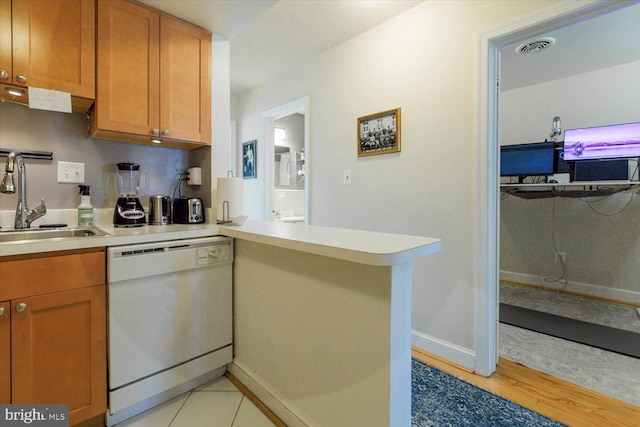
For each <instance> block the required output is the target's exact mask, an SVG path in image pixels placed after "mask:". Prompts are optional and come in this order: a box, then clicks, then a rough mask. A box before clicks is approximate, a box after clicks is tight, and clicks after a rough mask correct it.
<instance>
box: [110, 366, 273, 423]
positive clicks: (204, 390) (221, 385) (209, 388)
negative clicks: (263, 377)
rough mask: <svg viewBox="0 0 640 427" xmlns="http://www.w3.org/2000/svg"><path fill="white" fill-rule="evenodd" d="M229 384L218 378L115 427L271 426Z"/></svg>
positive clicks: (255, 408)
mask: <svg viewBox="0 0 640 427" xmlns="http://www.w3.org/2000/svg"><path fill="white" fill-rule="evenodd" d="M273 425H274V424H273V423H272V422H271V421H270V420H269V419H268V418H267V417H266V416H265V415H264V414H263V413H262V412H261V411H260V410H259V409H258V408H257V407H256V406H255V405H254V404H253V402H251V401H250V400H249V399H248V398H247V397H246V396H244V395H243V394H242V393H241V392H240V391H239V390H238V389H237V388H236V386H235V385H233V383H232V382H231V381H229V380H228V379H227V378H226V377H221V378H218V379H215V380H213V381H212V382H210V383H208V384H205V385H203V386H202V387H199V388H197V389H195V390H192V391H190V392H187V393H185V394H182V395H180V396H178V397H175V398H174V399H172V400H169V401H168V402H165V403H163V404H161V405H159V406H156V407H155V408H151V409H149V410H148V411H146V412H143V413H142V414H139V415H137V416H135V417H133V418H130V419H128V420H126V421H123V422H122V423H120V424H117V427H273Z"/></svg>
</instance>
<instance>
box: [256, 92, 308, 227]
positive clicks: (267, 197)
mask: <svg viewBox="0 0 640 427" xmlns="http://www.w3.org/2000/svg"><path fill="white" fill-rule="evenodd" d="M310 108H311V99H310V98H309V97H308V96H305V97H302V98H299V99H296V100H294V101H291V102H287V103H286V104H283V105H280V106H278V107H274V108H271V109H269V110H267V111H263V112H262V117H264V157H263V159H264V164H263V168H264V203H263V206H264V212H263V215H264V219H265V220H270V219H271V218H272V215H271V212H272V210H273V200H272V196H273V188H274V176H275V175H274V173H275V171H274V162H273V158H274V156H275V148H274V145H275V143H274V131H275V125H274V123H275V121H276V120H278V119H280V118H282V117H286V116H290V115H292V114H296V113H299V114H302V115H304V154H305V178H304V179H305V184H304V189H305V192H304V212H305V218H304V222H305V224H309V218H310V217H311V211H310V210H309V190H310V188H311V186H310V178H311V173H310V172H311V165H310V161H309V159H310V157H311V156H310V154H311V151H310V145H311V144H310V135H311V132H310V127H309V123H310V118H309V115H310Z"/></svg>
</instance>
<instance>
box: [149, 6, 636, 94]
mask: <svg viewBox="0 0 640 427" xmlns="http://www.w3.org/2000/svg"><path fill="white" fill-rule="evenodd" d="M421 1H422V0H376V1H374V0H367V1H364V0H323V1H319V0H297V1H292V0H280V1H277V0H188V1H184V0H141V2H142V3H146V4H148V5H150V6H153V7H155V8H156V9H160V10H162V11H165V12H166V13H169V14H171V15H174V16H177V17H179V18H182V19H184V20H186V21H189V22H192V23H194V24H196V25H198V26H200V27H203V28H206V29H207V30H209V31H211V32H212V33H213V34H214V37H216V38H219V39H222V40H230V55H231V70H230V72H231V91H232V93H235V94H237V93H241V92H243V91H245V90H248V89H251V88H254V87H257V86H259V85H261V84H263V83H265V82H266V81H268V80H269V79H271V78H273V77H274V76H276V75H278V74H279V73H280V72H282V71H284V70H285V69H287V68H291V67H293V66H295V65H297V64H300V63H302V62H304V61H306V60H308V59H310V58H312V57H314V56H316V55H318V54H320V53H322V52H324V51H326V50H328V49H330V48H332V47H334V46H337V45H339V44H341V43H343V42H345V41H347V40H349V39H350V38H353V37H355V36H357V35H358V34H361V33H363V32H365V31H367V30H369V29H371V28H373V27H375V26H377V25H379V24H381V23H382V22H384V21H386V20H388V19H391V18H393V17H394V16H396V15H398V14H400V13H402V12H404V11H406V10H408V9H410V8H411V7H414V6H416V5H417V4H419V3H421ZM638 22H640V4H635V5H633V6H630V7H626V8H624V9H621V10H618V11H615V12H611V13H609V14H606V15H602V16H599V17H596V18H593V19H590V20H586V21H583V22H580V23H577V24H574V25H571V26H568V27H565V28H561V29H559V30H555V31H551V32H549V33H545V34H540V37H550V38H553V39H554V40H555V42H554V44H553V46H552V47H551V48H549V49H546V50H543V51H540V52H538V53H533V54H529V55H519V54H516V52H515V50H516V48H517V47H518V46H519V45H520V44H521V43H522V42H525V41H529V40H523V41H520V42H518V43H513V44H511V45H508V46H504V47H503V48H502V49H501V53H502V90H509V89H515V88H518V87H522V86H527V85H532V84H537V83H541V82H544V81H549V80H555V79H558V78H563V77H568V76H571V75H575V74H581V73H585V72H589V71H594V70H597V69H601V68H606V67H611V66H615V65H620V64H624V63H628V62H632V61H638V60H640V43H638V41H639V40H640V25H638Z"/></svg>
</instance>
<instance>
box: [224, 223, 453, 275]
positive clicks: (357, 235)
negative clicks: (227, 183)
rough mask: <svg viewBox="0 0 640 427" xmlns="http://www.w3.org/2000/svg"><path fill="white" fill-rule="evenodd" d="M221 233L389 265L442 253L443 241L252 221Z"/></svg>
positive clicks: (313, 252)
mask: <svg viewBox="0 0 640 427" xmlns="http://www.w3.org/2000/svg"><path fill="white" fill-rule="evenodd" d="M220 234H222V235H225V236H230V237H235V238H238V239H242V240H249V241H252V242H256V243H263V244H267V245H271V246H277V247H280V248H285V249H292V250H297V251H301V252H307V253H311V254H315V255H323V256H327V257H330V258H338V259H342V260H346V261H351V262H355V263H359V264H368V265H378V266H389V265H396V264H401V263H404V262H409V261H413V260H414V259H415V258H418V257H421V256H424V255H428V254H431V253H434V252H438V251H439V250H440V249H441V247H442V243H441V241H440V239H435V238H432V237H421V236H408V235H402V234H390V233H379V232H372V231H361V230H352V229H347V228H335V227H322V226H317V225H304V224H292V223H285V222H277V221H248V222H247V223H245V224H244V225H243V226H224V227H220Z"/></svg>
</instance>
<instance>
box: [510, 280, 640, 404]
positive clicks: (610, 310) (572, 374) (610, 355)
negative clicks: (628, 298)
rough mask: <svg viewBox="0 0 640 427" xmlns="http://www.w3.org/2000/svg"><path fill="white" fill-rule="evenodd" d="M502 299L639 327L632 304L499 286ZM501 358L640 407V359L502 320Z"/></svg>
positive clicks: (584, 319)
mask: <svg viewBox="0 0 640 427" xmlns="http://www.w3.org/2000/svg"><path fill="white" fill-rule="evenodd" d="M500 301H501V302H506V303H508V304H513V305H517V306H521V307H526V308H531V309H534V310H541V311H546V312H550V313H554V314H560V315H562V314H564V315H566V316H567V317H571V318H574V319H578V320H583V321H587V322H593V323H600V324H605V325H607V326H613V327H617V328H621V329H626V330H630V331H640V318H638V316H637V314H636V311H635V309H634V308H633V307H629V306H624V305H619V304H615V303H608V302H604V301H600V300H593V299H590V298H583V297H575V296H571V295H565V294H560V293H556V292H553V291H552V292H549V291H545V290H543V289H540V290H537V289H533V288H528V287H522V286H514V285H506V284H500ZM499 330H500V335H499V343H500V344H499V354H500V357H502V358H505V359H507V360H511V361H513V362H518V363H520V364H522V365H525V366H527V367H529V368H532V369H535V370H537V371H540V372H544V373H546V374H549V375H552V376H554V377H556V378H560V379H563V380H565V381H569V382H571V383H574V384H577V385H579V386H582V387H585V388H588V389H590V390H594V391H596V392H598V393H601V394H604V395H607V396H610V397H613V398H615V399H618V400H621V401H623V402H627V403H630V404H632V405H635V406H638V407H640V381H636V380H635V378H637V375H638V372H640V359H638V358H635V357H630V356H624V355H621V354H618V353H614V352H611V351H606V350H601V349H598V348H594V347H590V346H587V345H583V344H578V343H575V342H572V341H567V340H563V339H560V338H555V337H551V336H548V335H545V334H540V333H537V332H533V331H529V330H527V329H522V328H518V327H515V326H511V325H505V324H502V323H501V324H500V328H499Z"/></svg>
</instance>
